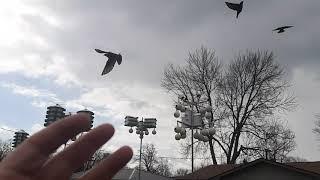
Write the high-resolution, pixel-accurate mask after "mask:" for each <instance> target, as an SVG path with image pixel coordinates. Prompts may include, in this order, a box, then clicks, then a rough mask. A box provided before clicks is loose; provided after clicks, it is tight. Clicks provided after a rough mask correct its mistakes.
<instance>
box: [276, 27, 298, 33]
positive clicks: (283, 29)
mask: <svg viewBox="0 0 320 180" xmlns="http://www.w3.org/2000/svg"><path fill="white" fill-rule="evenodd" d="M292 27H293V26H282V27H278V28H276V29H274V30H272V31H278V32H277V33H283V32H284V31H285V29H288V28H292Z"/></svg>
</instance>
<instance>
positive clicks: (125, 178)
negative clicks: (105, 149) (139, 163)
mask: <svg viewBox="0 0 320 180" xmlns="http://www.w3.org/2000/svg"><path fill="white" fill-rule="evenodd" d="M84 173H85V172H78V173H74V174H73V176H72V178H71V180H76V179H78V178H79V177H81V176H82V175H83V174H84ZM112 179H114V180H138V179H139V170H137V169H130V168H123V169H121V170H120V171H119V172H118V173H117V174H116V175H115V176H114V177H113V178H112ZM141 180H173V178H170V177H165V176H160V175H156V174H153V173H150V172H147V171H141Z"/></svg>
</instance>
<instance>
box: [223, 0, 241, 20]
mask: <svg viewBox="0 0 320 180" xmlns="http://www.w3.org/2000/svg"><path fill="white" fill-rule="evenodd" d="M225 3H226V5H227V6H228V8H230V9H232V10H234V11H237V18H238V16H239V14H240V13H241V11H242V7H243V1H241V2H240V3H239V4H236V3H230V2H225Z"/></svg>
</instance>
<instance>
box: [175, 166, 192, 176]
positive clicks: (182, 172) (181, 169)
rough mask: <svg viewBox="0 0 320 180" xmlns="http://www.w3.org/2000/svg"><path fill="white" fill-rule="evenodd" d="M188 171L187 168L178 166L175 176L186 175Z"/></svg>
mask: <svg viewBox="0 0 320 180" xmlns="http://www.w3.org/2000/svg"><path fill="white" fill-rule="evenodd" d="M188 173H189V170H188V169H184V168H179V169H177V170H176V173H175V176H184V175H187V174H188Z"/></svg>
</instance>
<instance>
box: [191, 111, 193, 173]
mask: <svg viewBox="0 0 320 180" xmlns="http://www.w3.org/2000/svg"><path fill="white" fill-rule="evenodd" d="M191 173H193V110H191Z"/></svg>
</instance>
